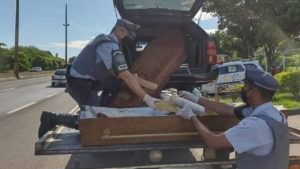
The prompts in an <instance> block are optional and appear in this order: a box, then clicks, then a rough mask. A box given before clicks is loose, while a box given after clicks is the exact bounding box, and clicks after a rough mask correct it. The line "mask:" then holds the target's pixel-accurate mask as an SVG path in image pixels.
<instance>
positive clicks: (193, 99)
mask: <svg viewBox="0 0 300 169" xmlns="http://www.w3.org/2000/svg"><path fill="white" fill-rule="evenodd" d="M178 95H179V96H180V97H183V98H184V99H186V100H189V101H191V102H194V103H198V100H199V97H197V96H195V95H193V94H192V93H190V92H188V91H180V92H179V93H178Z"/></svg>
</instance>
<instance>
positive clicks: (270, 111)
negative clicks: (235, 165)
mask: <svg viewBox="0 0 300 169" xmlns="http://www.w3.org/2000/svg"><path fill="white" fill-rule="evenodd" d="M242 113H243V115H244V116H245V118H244V119H243V120H242V121H240V122H239V124H238V125H236V126H234V127H232V128H230V129H229V130H227V131H226V132H225V136H226V138H227V139H228V141H229V142H230V143H231V145H232V146H233V148H234V149H235V151H236V152H237V153H244V152H247V153H249V154H253V155H267V154H269V153H270V152H271V150H272V147H273V143H274V138H273V134H272V131H271V128H270V127H269V126H268V125H267V123H266V122H265V121H264V120H262V119H260V118H257V117H254V115H259V114H263V115H266V116H269V117H272V118H274V119H275V120H277V121H279V122H282V123H286V120H285V118H284V116H283V115H282V114H281V113H280V112H279V111H278V110H277V109H276V108H275V107H274V106H273V105H272V103H271V102H268V103H265V104H262V105H260V106H258V107H257V108H256V109H255V110H252V108H250V107H249V108H245V109H243V111H242Z"/></svg>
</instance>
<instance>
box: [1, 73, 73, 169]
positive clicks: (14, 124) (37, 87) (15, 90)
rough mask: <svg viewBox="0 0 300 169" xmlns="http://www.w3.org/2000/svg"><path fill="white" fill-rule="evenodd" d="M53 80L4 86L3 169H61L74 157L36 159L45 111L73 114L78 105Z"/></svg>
mask: <svg viewBox="0 0 300 169" xmlns="http://www.w3.org/2000/svg"><path fill="white" fill-rule="evenodd" d="M49 85H50V77H42V78H33V79H26V80H18V81H10V82H1V83H0V107H1V108H0V113H1V118H0V168H1V169H17V168H18V169H21V168H22V169H33V168H39V169H40V168H43V169H44V168H45V169H48V168H49V169H60V168H65V166H66V165H67V163H68V161H69V159H70V155H53V156H35V155H34V143H35V142H36V141H37V139H38V138H37V131H38V126H39V118H40V115H41V112H42V111H44V110H47V111H53V112H63V113H68V112H70V111H71V110H72V109H73V108H74V107H75V106H76V103H75V102H74V101H73V100H72V98H71V97H70V96H69V95H68V94H66V93H65V92H64V88H51V87H49Z"/></svg>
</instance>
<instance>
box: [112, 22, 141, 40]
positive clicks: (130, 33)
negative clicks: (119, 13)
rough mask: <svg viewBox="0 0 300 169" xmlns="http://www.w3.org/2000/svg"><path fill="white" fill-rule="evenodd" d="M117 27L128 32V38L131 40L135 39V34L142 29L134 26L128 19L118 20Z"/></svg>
mask: <svg viewBox="0 0 300 169" xmlns="http://www.w3.org/2000/svg"><path fill="white" fill-rule="evenodd" d="M116 26H121V27H123V28H125V29H126V30H127V32H128V36H129V38H130V39H134V38H135V32H136V30H138V29H139V28H140V25H137V24H134V23H132V22H130V21H129V20H126V19H118V20H117V23H116Z"/></svg>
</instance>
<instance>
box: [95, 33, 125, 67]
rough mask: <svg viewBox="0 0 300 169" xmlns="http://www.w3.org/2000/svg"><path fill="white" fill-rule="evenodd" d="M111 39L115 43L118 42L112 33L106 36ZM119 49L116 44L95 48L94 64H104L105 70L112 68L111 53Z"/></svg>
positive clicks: (103, 44) (105, 44)
mask: <svg viewBox="0 0 300 169" xmlns="http://www.w3.org/2000/svg"><path fill="white" fill-rule="evenodd" d="M108 36H109V37H110V38H111V39H113V40H114V41H116V42H119V41H118V39H117V37H116V35H115V34H114V33H112V34H109V35H108ZM119 49H120V47H119V45H118V44H117V43H114V42H106V43H102V44H101V45H99V46H98V47H97V48H96V54H97V57H96V62H97V63H99V62H101V61H103V62H104V64H105V66H106V68H107V69H110V68H112V51H114V50H119Z"/></svg>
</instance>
